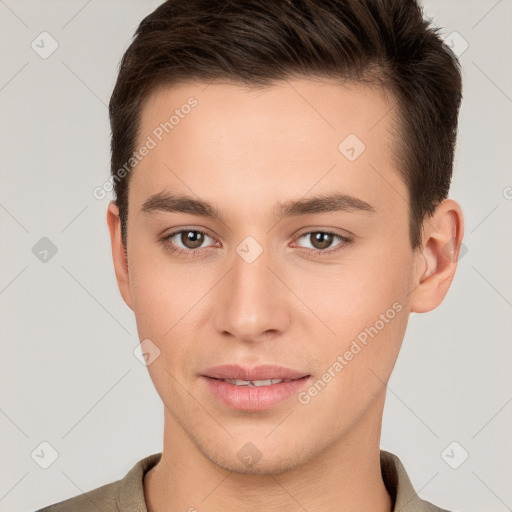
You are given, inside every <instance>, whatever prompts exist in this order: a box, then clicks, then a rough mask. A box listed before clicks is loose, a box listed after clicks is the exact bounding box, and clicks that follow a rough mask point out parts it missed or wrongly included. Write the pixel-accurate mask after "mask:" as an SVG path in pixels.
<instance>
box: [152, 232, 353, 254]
mask: <svg viewBox="0 0 512 512" xmlns="http://www.w3.org/2000/svg"><path fill="white" fill-rule="evenodd" d="M188 232H193V233H201V234H202V235H205V236H208V237H210V238H213V237H212V236H211V235H209V234H208V233H207V232H206V231H202V230H200V229H180V230H178V231H174V232H173V233H170V234H169V235H166V236H164V237H162V238H161V239H160V240H161V242H162V243H163V244H164V246H165V247H166V249H167V250H168V251H169V252H170V253H171V254H174V253H177V254H182V255H184V256H186V257H194V256H195V255H197V254H199V253H202V252H203V251H204V250H207V249H208V247H202V248H200V249H181V248H179V247H176V246H175V245H174V244H173V243H172V242H171V241H170V239H171V238H173V237H174V236H176V235H178V234H180V233H188ZM316 233H322V234H323V235H332V236H335V237H337V238H339V239H340V240H341V243H340V244H338V245H337V246H335V248H334V249H325V250H321V249H308V248H303V249H306V250H307V251H308V252H310V253H311V252H312V253H313V254H318V255H320V256H325V255H330V254H332V253H335V252H338V251H341V250H343V249H344V248H345V247H346V246H347V245H349V244H350V243H351V242H352V239H351V238H348V237H345V236H342V235H340V234H338V233H332V232H331V231H321V230H316V231H308V232H306V233H302V234H301V235H300V236H299V237H298V239H300V238H302V237H304V236H306V235H312V234H316Z"/></svg>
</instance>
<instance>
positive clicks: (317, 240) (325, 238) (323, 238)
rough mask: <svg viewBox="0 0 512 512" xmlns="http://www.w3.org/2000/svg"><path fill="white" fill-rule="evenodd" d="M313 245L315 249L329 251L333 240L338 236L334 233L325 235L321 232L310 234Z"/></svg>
mask: <svg viewBox="0 0 512 512" xmlns="http://www.w3.org/2000/svg"><path fill="white" fill-rule="evenodd" d="M309 236H310V239H311V243H312V245H313V247H314V248H315V249H328V248H329V247H330V246H331V244H332V242H333V239H334V237H335V236H336V235H333V234H332V233H324V232H323V231H319V232H316V233H310V234H309Z"/></svg>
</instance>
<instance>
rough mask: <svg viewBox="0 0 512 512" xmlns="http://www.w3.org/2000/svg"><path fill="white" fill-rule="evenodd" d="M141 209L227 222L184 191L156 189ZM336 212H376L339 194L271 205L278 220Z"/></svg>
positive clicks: (351, 197) (213, 209) (217, 212)
mask: <svg viewBox="0 0 512 512" xmlns="http://www.w3.org/2000/svg"><path fill="white" fill-rule="evenodd" d="M141 211H142V212H143V213H144V214H147V215H149V214H152V213H154V212H158V211H161V212H168V213H174V212H179V213H188V214H190V215H198V216H201V217H209V218H212V219H219V220H221V221H222V222H224V223H225V222H226V219H225V217H224V215H223V214H222V212H221V211H220V210H219V209H218V208H217V207H216V206H214V205H212V204H210V203H208V202H207V201H203V200H201V199H195V198H193V197H191V196H187V195H183V194H171V193H169V192H159V193H157V194H153V195H152V196H150V197H149V198H148V199H147V200H146V201H145V202H144V204H143V205H142V208H141ZM339 211H341V212H369V213H375V208H374V207H373V206H372V205H370V204H369V203H367V202H366V201H363V200H361V199H358V198H357V197H353V196H350V195H347V194H341V193H332V194H328V195H322V196H316V197H310V198H307V199H299V200H290V201H286V202H285V203H279V202H278V203H276V205H275V206H274V215H275V216H276V217H277V218H279V219H282V218H283V217H295V216H300V215H308V214H315V213H329V212H339Z"/></svg>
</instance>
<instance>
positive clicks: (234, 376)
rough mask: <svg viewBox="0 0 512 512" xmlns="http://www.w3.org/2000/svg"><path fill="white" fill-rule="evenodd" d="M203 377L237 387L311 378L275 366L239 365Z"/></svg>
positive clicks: (223, 367)
mask: <svg viewBox="0 0 512 512" xmlns="http://www.w3.org/2000/svg"><path fill="white" fill-rule="evenodd" d="M202 376H203V377H209V378H210V379H218V380H223V381H225V382H228V383H229V384H234V385H236V386H271V385H272V384H279V383H280V382H287V381H291V380H296V379H301V378H303V377H309V374H308V373H306V372H301V371H299V370H293V369H292V368H286V367H285V366H277V365H273V364H263V365H259V366H255V367H253V368H251V367H248V366H241V365H238V364H225V365H222V366H215V367H213V368H209V369H207V370H205V371H204V372H203V374H202Z"/></svg>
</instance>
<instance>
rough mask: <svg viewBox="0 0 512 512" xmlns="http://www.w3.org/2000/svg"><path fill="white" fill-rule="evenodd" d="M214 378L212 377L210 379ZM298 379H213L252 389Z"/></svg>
mask: <svg viewBox="0 0 512 512" xmlns="http://www.w3.org/2000/svg"><path fill="white" fill-rule="evenodd" d="M306 377H309V375H305V376H304V377H300V378H299V379H304V378H306ZM210 378H214V377H210ZM299 379H264V380H243V379H215V380H221V381H223V382H227V383H228V384H234V385H235V386H247V387H250V388H254V387H263V386H272V385H273V384H280V383H281V382H291V381H293V380H299Z"/></svg>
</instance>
